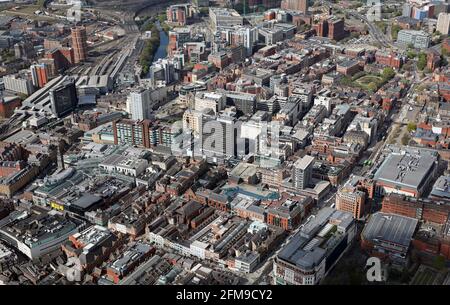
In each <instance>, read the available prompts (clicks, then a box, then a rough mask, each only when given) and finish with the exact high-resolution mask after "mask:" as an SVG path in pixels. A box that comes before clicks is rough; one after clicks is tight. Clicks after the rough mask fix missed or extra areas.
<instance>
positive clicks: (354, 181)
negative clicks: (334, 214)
mask: <svg viewBox="0 0 450 305" xmlns="http://www.w3.org/2000/svg"><path fill="white" fill-rule="evenodd" d="M358 178H359V177H355V176H353V177H351V178H350V179H349V180H347V182H346V183H345V184H344V186H342V187H341V188H340V189H339V190H338V192H337V193H336V209H337V210H339V211H345V212H349V213H352V215H353V217H354V218H355V219H360V218H361V217H363V216H364V212H365V204H366V198H367V194H366V192H364V191H363V190H362V189H360V188H359V187H358V186H359V179H358Z"/></svg>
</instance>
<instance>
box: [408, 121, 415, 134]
mask: <svg viewBox="0 0 450 305" xmlns="http://www.w3.org/2000/svg"><path fill="white" fill-rule="evenodd" d="M407 128H408V131H409V132H411V131H414V130H416V129H417V125H416V123H414V122H409V123H408V126H407Z"/></svg>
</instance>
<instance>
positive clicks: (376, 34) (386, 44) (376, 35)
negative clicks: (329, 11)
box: [322, 0, 393, 48]
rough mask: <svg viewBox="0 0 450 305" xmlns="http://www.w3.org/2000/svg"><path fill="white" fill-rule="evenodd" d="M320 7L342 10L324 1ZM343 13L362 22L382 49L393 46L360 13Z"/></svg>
mask: <svg viewBox="0 0 450 305" xmlns="http://www.w3.org/2000/svg"><path fill="white" fill-rule="evenodd" d="M322 5H324V6H326V7H331V8H334V9H342V7H341V6H339V5H338V4H334V3H331V2H329V1H325V0H322ZM345 12H346V13H347V14H349V15H350V16H352V17H354V18H356V19H359V20H361V21H362V22H364V23H365V24H366V25H367V27H368V30H369V33H370V36H372V38H373V39H375V40H376V41H378V42H379V43H380V44H381V45H382V46H383V47H386V48H389V47H393V45H392V44H391V42H390V41H389V39H388V38H387V37H386V35H385V34H384V33H383V32H381V30H380V29H379V28H378V26H376V25H375V24H374V23H372V22H370V21H369V20H368V19H367V17H366V16H364V15H361V14H360V13H358V12H357V11H355V10H352V9H346V10H345Z"/></svg>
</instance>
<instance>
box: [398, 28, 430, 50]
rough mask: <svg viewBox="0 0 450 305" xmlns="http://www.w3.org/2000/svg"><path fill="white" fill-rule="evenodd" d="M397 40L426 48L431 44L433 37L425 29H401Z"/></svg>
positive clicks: (419, 47) (400, 42)
mask: <svg viewBox="0 0 450 305" xmlns="http://www.w3.org/2000/svg"><path fill="white" fill-rule="evenodd" d="M397 42H398V43H399V44H403V45H405V46H407V45H410V44H411V45H413V46H414V48H417V49H426V48H428V47H429V46H430V42H431V38H430V35H429V34H427V33H425V32H424V31H416V30H400V31H399V32H398V35H397Z"/></svg>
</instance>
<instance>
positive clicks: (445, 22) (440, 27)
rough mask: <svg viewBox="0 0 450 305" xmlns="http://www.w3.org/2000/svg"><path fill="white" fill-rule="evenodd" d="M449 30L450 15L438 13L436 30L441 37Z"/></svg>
mask: <svg viewBox="0 0 450 305" xmlns="http://www.w3.org/2000/svg"><path fill="white" fill-rule="evenodd" d="M449 29H450V14H449V13H440V14H439V16H438V21H437V26H436V30H437V31H439V32H440V33H441V34H442V35H448V32H449Z"/></svg>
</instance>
